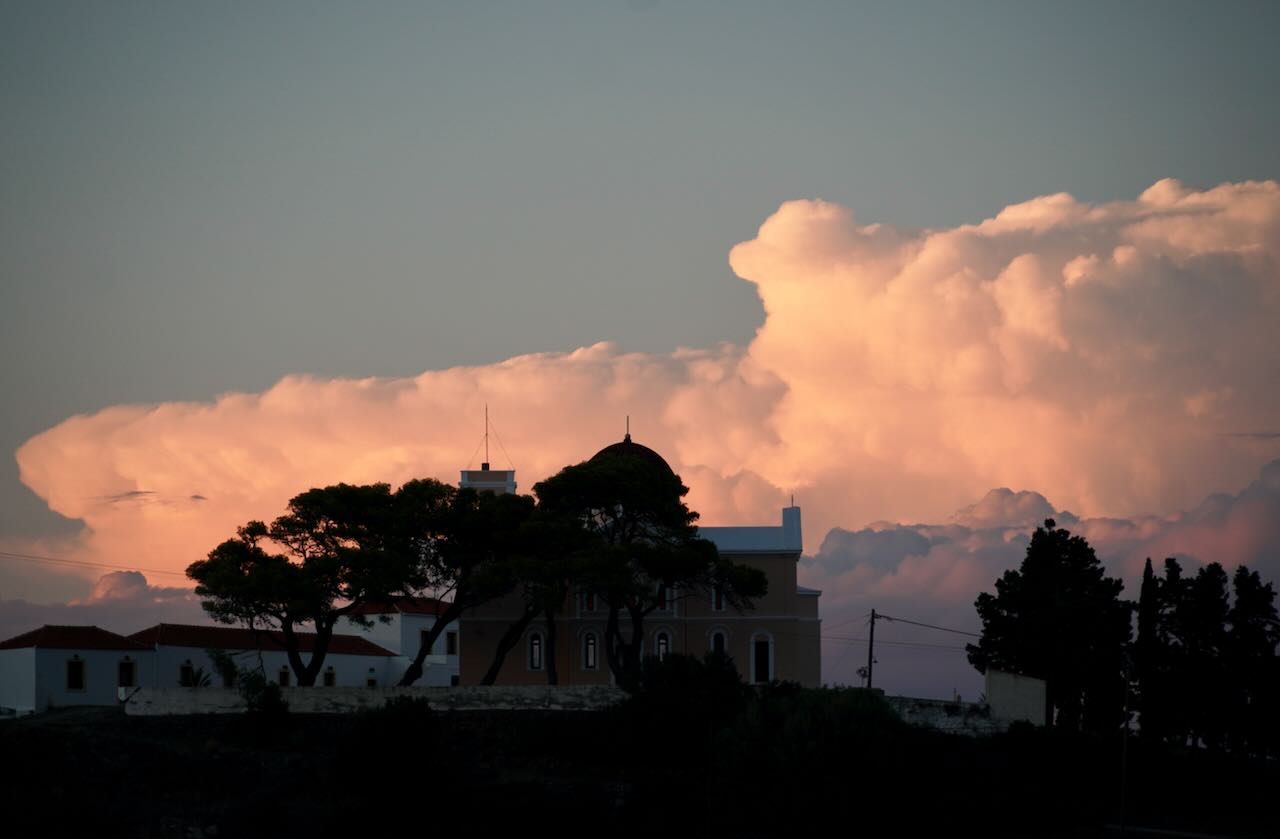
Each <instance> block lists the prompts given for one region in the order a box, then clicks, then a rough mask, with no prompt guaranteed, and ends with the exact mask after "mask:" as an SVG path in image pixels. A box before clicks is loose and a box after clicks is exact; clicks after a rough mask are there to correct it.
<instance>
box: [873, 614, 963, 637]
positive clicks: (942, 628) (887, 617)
mask: <svg viewBox="0 0 1280 839" xmlns="http://www.w3.org/2000/svg"><path fill="white" fill-rule="evenodd" d="M876 617H877V618H879V619H881V620H887V621H897V622H898V623H909V624H911V625H912V626H923V627H924V628H925V629H936V630H938V631H939V632H954V633H955V634H956V635H968V636H969V637H970V638H981V637H982V636H981V635H979V634H978V633H976V632H965V631H964V630H963V629H951V628H949V627H945V626H935V625H933V624H931V623H921V622H920V621H911V620H907V619H906V618H895V617H893V616H892V615H886V614H883V613H881V612H876Z"/></svg>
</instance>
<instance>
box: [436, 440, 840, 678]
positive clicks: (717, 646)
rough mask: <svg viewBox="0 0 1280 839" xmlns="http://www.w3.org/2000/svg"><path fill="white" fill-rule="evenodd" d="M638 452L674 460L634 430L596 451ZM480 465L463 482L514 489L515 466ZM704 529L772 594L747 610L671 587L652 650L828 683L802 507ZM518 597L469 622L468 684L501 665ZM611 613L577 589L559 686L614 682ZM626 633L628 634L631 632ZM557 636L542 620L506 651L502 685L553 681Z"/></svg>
mask: <svg viewBox="0 0 1280 839" xmlns="http://www.w3.org/2000/svg"><path fill="white" fill-rule="evenodd" d="M602 456H610V457H619V456H621V457H637V458H643V459H646V460H654V461H656V462H661V463H662V465H663V466H664V467H666V468H668V469H669V468H670V467H669V466H667V463H666V461H665V460H663V458H662V457H661V455H659V454H658V453H657V452H655V451H653V450H652V449H650V448H648V447H646V446H642V445H640V444H639V443H635V442H633V441H632V440H631V435H630V434H628V435H627V436H626V438H625V439H624V440H623V441H622V442H620V443H614V444H613V445H611V446H608V447H606V448H605V449H603V450H601V451H600V452H598V453H597V454H596V455H595V457H602ZM484 467H485V468H484V469H482V470H468V471H465V472H463V473H462V486H464V487H466V486H470V487H474V488H476V489H491V490H494V491H498V492H501V491H512V490H514V488H515V473H514V471H505V470H489V469H488V464H485V465H484ZM698 535H700V536H702V537H703V538H705V539H709V540H710V541H711V542H713V543H715V545H716V547H717V548H718V549H719V551H720V554H721V556H723V557H725V558H727V559H729V560H731V561H733V562H736V563H740V564H743V565H748V566H752V567H754V568H759V569H760V570H761V571H763V572H764V573H765V575H766V577H767V578H768V581H769V582H768V586H769V587H768V592H767V593H766V594H765V595H764V596H763V597H760V598H758V599H757V600H756V601H755V608H754V609H752V610H750V611H745V612H739V611H737V610H736V609H734V608H733V607H732V606H731V605H730V604H729V603H728V602H726V601H725V600H724V599H723V598H721V597H720V596H719V595H718V593H715V592H713V593H711V594H709V595H705V594H697V595H694V594H687V595H684V596H682V595H681V593H680V592H678V591H677V592H673V593H672V595H671V597H670V599H669V602H668V603H667V604H666V607H665V608H660V609H658V610H656V611H654V612H652V613H650V615H649V616H648V617H647V618H646V619H645V630H644V631H645V636H646V637H645V639H644V647H643V648H644V651H645V654H646V655H660V656H661V655H666V654H668V653H682V654H687V655H693V656H698V657H701V656H702V655H703V654H705V653H706V652H708V651H711V650H720V651H723V652H725V653H728V655H729V656H730V657H731V658H732V659H733V660H734V663H735V664H736V665H737V667H738V670H739V672H740V673H741V674H742V676H743V678H745V679H746V680H748V681H750V682H752V683H762V682H768V681H770V680H773V679H782V680H789V681H794V682H799V683H800V684H802V685H807V686H816V685H818V684H820V683H821V672H822V664H821V651H820V645H819V631H820V628H821V619H820V618H819V616H818V599H819V596H820V595H821V592H819V591H816V590H814V589H809V588H805V587H803V586H800V585H797V583H796V565H797V562H798V560H799V559H800V554H801V551H802V543H801V534H800V508H799V507H795V506H791V507H785V508H783V510H782V513H781V521H780V522H779V523H778V524H775V525H760V526H752V527H699V528H698ZM521 611H522V603H521V600H520V596H519V595H518V594H512V595H510V596H509V597H507V598H504V599H501V600H497V601H493V602H491V603H487V604H484V605H482V606H480V607H477V608H475V609H472V610H470V611H469V612H467V613H465V614H464V616H463V617H462V620H461V643H462V654H461V657H460V658H461V673H460V677H461V683H462V684H464V685H476V684H480V682H481V680H482V679H483V678H484V675H485V673H486V671H487V670H488V669H489V667H490V665H491V664H492V662H493V659H494V654H495V651H496V649H497V646H498V642H499V639H500V638H501V637H502V635H503V633H504V632H505V631H506V629H507V627H508V626H510V625H511V623H512V622H513V621H514V620H516V618H517V617H518V616H519V615H520V614H521ZM607 617H608V609H607V607H606V606H605V604H604V603H602V602H599V601H598V600H597V599H596V598H595V597H594V596H592V595H591V594H587V593H582V592H573V593H571V594H570V597H569V602H568V603H567V604H566V606H565V608H564V610H563V611H562V613H561V615H560V616H559V618H558V619H557V621H556V631H555V633H554V635H555V647H556V649H555V651H554V653H555V662H556V674H557V677H558V681H559V684H561V685H581V684H608V683H609V682H610V681H611V679H612V674H611V673H610V670H609V665H608V662H607V661H606V659H605V653H604V642H605V622H606V619H607ZM624 631H626V630H624ZM550 637H551V636H550V633H548V631H547V626H546V625H545V623H544V622H541V621H534V622H533V623H531V624H530V625H529V626H528V627H527V628H526V630H525V632H524V635H523V637H522V638H521V640H520V643H518V644H517V645H516V647H515V648H514V649H513V650H512V651H511V652H510V653H509V654H508V655H507V656H506V659H505V660H504V662H503V666H502V669H501V671H499V674H498V677H497V680H496V682H495V684H499V685H503V684H507V685H520V684H546V682H547V665H548V654H549V653H550V652H551V651H550V650H549V648H548V645H549V644H550V643H551V641H550Z"/></svg>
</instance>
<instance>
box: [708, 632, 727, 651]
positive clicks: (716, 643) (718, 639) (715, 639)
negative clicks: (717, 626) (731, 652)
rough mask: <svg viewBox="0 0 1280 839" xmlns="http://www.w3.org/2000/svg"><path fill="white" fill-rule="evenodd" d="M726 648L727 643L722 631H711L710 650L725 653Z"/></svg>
mask: <svg viewBox="0 0 1280 839" xmlns="http://www.w3.org/2000/svg"><path fill="white" fill-rule="evenodd" d="M728 649H729V645H728V644H726V643H725V638H724V633H723V632H719V631H717V632H713V633H711V652H713V653H726V652H728Z"/></svg>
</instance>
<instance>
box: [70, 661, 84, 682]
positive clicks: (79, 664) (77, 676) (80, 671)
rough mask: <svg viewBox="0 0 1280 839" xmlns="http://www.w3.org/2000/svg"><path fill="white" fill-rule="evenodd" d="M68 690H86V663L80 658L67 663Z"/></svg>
mask: <svg viewBox="0 0 1280 839" xmlns="http://www.w3.org/2000/svg"><path fill="white" fill-rule="evenodd" d="M67 690H84V662H83V661H81V660H80V657H79V656H76V657H75V658H73V659H71V660H70V661H68V662H67Z"/></svg>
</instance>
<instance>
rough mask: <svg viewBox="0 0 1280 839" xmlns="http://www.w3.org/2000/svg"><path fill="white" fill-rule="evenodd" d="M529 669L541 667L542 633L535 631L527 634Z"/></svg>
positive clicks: (539, 668)
mask: <svg viewBox="0 0 1280 839" xmlns="http://www.w3.org/2000/svg"><path fill="white" fill-rule="evenodd" d="M529 669H530V670H541V669H542V635H541V634H540V633H537V632H535V633H533V634H532V635H530V636H529Z"/></svg>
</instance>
